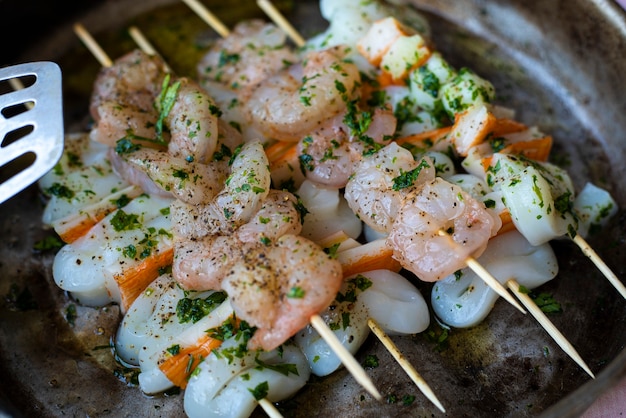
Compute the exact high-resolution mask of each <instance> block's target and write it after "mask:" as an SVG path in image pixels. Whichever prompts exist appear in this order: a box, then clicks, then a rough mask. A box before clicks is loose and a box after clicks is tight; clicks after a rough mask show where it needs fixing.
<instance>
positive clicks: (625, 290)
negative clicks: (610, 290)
mask: <svg viewBox="0 0 626 418" xmlns="http://www.w3.org/2000/svg"><path fill="white" fill-rule="evenodd" d="M573 241H574V242H575V243H576V245H578V246H579V247H580V249H581V250H582V252H583V254H585V255H586V256H587V257H589V259H590V260H591V262H592V263H593V264H595V265H596V267H597V268H598V270H600V271H601V272H602V274H604V277H606V278H607V279H608V280H609V282H611V284H612V285H613V287H614V288H615V289H617V291H618V292H619V293H620V294H621V295H622V297H623V298H624V299H626V287H625V286H624V284H623V283H622V282H621V281H620V280H619V279H618V278H617V276H616V275H615V273H613V271H612V270H611V269H610V268H609V266H607V265H606V263H605V262H604V260H602V259H601V258H600V256H599V255H598V254H597V253H596V252H595V251H594V250H593V248H591V246H590V245H589V244H588V243H587V241H585V239H584V238H583V237H581V236H580V234H577V235H576V236H575V237H574V238H573Z"/></svg>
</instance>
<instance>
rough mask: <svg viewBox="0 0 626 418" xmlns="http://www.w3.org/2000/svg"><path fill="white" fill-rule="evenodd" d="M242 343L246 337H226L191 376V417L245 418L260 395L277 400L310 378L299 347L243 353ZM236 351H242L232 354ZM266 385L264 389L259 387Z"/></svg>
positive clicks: (188, 396) (187, 406)
mask: <svg viewBox="0 0 626 418" xmlns="http://www.w3.org/2000/svg"><path fill="white" fill-rule="evenodd" d="M241 344H243V346H244V347H245V344H246V341H245V339H244V338H238V337H237V336H234V337H231V338H229V339H227V340H226V341H224V343H223V344H222V345H221V346H220V347H219V348H218V349H216V350H214V351H213V352H212V353H211V354H210V355H209V356H208V357H207V358H206V359H204V361H203V362H202V363H200V365H199V366H198V367H197V368H196V370H195V372H194V373H193V374H192V375H191V377H190V378H189V384H188V385H187V389H186V390H185V398H184V407H185V413H186V414H187V416H188V417H189V418H196V417H198V418H200V417H202V418H210V417H229V418H245V417H248V416H250V414H251V413H252V411H254V409H255V408H256V406H257V396H261V397H263V398H265V399H267V400H269V401H270V402H278V401H280V400H283V399H286V398H288V397H290V396H292V395H293V394H295V393H296V392H297V391H298V390H300V389H301V388H302V387H303V386H304V385H305V384H306V382H307V380H308V379H309V376H310V370H309V366H308V364H307V362H306V358H305V357H304V355H303V354H302V352H301V351H300V349H299V348H297V347H294V346H293V345H285V346H282V349H280V350H279V349H276V350H272V351H269V352H267V351H258V352H257V351H245V350H244V352H241V351H240V349H241V347H240V346H241ZM234 352H238V353H239V352H241V354H237V355H235V356H234V357H233V355H232V354H230V353H234ZM263 386H265V390H259V388H261V387H263Z"/></svg>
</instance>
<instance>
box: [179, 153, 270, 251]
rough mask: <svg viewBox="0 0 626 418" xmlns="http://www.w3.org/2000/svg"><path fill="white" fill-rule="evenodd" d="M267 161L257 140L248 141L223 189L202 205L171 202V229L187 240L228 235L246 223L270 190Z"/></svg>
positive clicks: (236, 159)
mask: <svg viewBox="0 0 626 418" xmlns="http://www.w3.org/2000/svg"><path fill="white" fill-rule="evenodd" d="M270 183H271V177H270V171H269V161H268V160H267V156H266V155H265V151H264V150H263V146H262V145H261V143H260V142H258V141H254V142H249V143H247V144H245V145H243V147H242V148H241V150H240V151H239V152H238V153H237V154H236V156H235V158H234V159H233V163H232V165H231V172H230V174H229V175H228V177H227V179H226V182H225V186H224V188H223V189H222V190H221V191H220V192H219V193H217V195H214V196H207V197H208V199H206V200H205V201H203V202H202V204H195V205H194V204H187V203H184V202H181V201H176V202H175V203H174V204H173V205H172V225H173V229H174V232H175V233H176V234H177V235H179V236H183V237H186V238H189V239H197V238H202V237H205V236H208V235H214V234H230V233H232V232H233V231H234V230H236V229H237V228H238V227H240V226H241V225H243V224H245V223H247V222H248V221H249V220H250V219H251V218H252V216H253V215H254V214H255V213H256V212H257V210H258V209H259V207H260V205H261V203H262V202H263V200H264V199H265V198H266V197H267V195H268V193H269V191H270Z"/></svg>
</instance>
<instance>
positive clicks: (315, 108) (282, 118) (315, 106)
mask: <svg viewBox="0 0 626 418" xmlns="http://www.w3.org/2000/svg"><path fill="white" fill-rule="evenodd" d="M344 55H345V51H344V49H343V48H341V47H335V48H332V49H327V50H323V51H316V52H310V53H309V54H308V55H307V56H306V57H305V59H304V61H303V63H302V64H295V65H292V66H291V67H289V68H288V69H286V70H284V71H281V72H279V73H277V74H276V75H274V76H272V77H269V78H267V79H265V80H263V81H262V82H261V83H259V84H258V85H257V86H256V87H255V88H254V89H253V90H252V93H251V94H250V97H249V99H248V100H247V101H246V103H245V111H246V113H247V118H248V120H249V121H250V123H252V124H253V125H254V126H255V127H256V128H257V129H258V130H259V131H260V132H262V133H263V134H264V135H266V136H267V137H269V138H274V139H279V140H284V141H293V142H295V141H298V140H300V139H301V138H303V137H305V136H306V135H308V134H309V133H310V132H312V131H314V130H315V129H318V128H319V126H320V125H321V124H322V123H323V122H324V121H325V120H328V119H331V118H333V117H335V116H336V115H338V114H340V113H342V112H344V111H345V110H346V107H347V103H348V102H350V101H351V100H353V99H355V98H356V97H357V96H358V93H359V91H358V88H357V87H358V86H359V85H360V81H361V76H360V74H359V69H358V68H357V66H356V65H355V64H353V63H350V62H346V61H344V59H343V57H344Z"/></svg>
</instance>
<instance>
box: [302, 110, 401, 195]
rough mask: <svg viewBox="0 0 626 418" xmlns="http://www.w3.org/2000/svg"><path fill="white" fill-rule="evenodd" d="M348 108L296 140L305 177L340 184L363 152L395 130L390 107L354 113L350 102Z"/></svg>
mask: <svg viewBox="0 0 626 418" xmlns="http://www.w3.org/2000/svg"><path fill="white" fill-rule="evenodd" d="M348 109H349V110H348V112H346V113H342V114H340V115H338V116H336V117H335V118H333V119H330V120H329V121H328V122H327V123H325V124H323V125H322V126H321V127H320V128H318V129H316V130H315V131H313V132H312V133H310V134H309V135H307V136H305V137H304V138H303V139H302V140H300V141H299V142H298V148H297V149H298V154H299V159H300V166H301V169H302V171H303V172H304V173H305V176H306V178H307V179H309V180H311V181H314V182H316V183H319V184H322V185H325V186H329V187H335V188H342V187H344V186H345V185H346V183H347V182H348V178H349V177H350V176H351V175H352V173H353V172H354V165H355V164H356V163H357V162H358V161H359V160H360V159H361V158H362V156H363V154H366V153H369V152H371V151H372V150H375V149H376V148H378V147H381V146H383V145H385V144H386V143H388V141H389V138H391V136H392V135H393V133H394V132H395V130H396V118H395V117H394V116H393V114H392V112H391V111H388V110H384V109H376V110H375V111H374V112H373V113H372V112H361V113H360V114H358V113H359V112H358V110H357V108H356V106H355V105H354V104H353V103H350V104H349V105H348ZM356 118H359V120H356Z"/></svg>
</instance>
